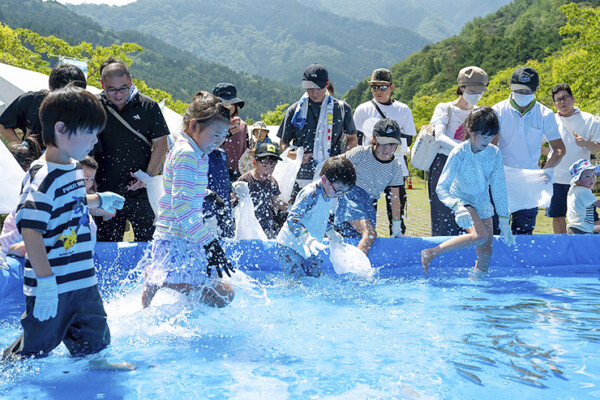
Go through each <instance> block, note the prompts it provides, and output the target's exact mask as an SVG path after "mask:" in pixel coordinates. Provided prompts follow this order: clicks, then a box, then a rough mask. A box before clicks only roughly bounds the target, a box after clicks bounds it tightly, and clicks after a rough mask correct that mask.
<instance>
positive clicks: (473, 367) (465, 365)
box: [450, 361, 481, 371]
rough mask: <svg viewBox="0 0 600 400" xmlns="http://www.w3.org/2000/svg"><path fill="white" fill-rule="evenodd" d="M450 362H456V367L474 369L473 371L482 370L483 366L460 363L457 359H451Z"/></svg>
mask: <svg viewBox="0 0 600 400" xmlns="http://www.w3.org/2000/svg"><path fill="white" fill-rule="evenodd" d="M450 362H451V363H452V364H454V366H455V367H461V368H466V369H472V370H473V371H481V367H478V366H476V365H469V364H463V363H459V362H456V361H450Z"/></svg>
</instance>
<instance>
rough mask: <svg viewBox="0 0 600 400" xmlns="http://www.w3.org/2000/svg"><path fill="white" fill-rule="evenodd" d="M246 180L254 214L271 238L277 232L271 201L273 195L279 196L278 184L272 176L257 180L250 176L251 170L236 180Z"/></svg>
mask: <svg viewBox="0 0 600 400" xmlns="http://www.w3.org/2000/svg"><path fill="white" fill-rule="evenodd" d="M239 181H241V182H247V183H248V189H249V191H250V197H251V198H252V203H253V204H254V214H255V215H256V219H258V223H259V224H260V226H261V227H262V228H263V230H264V231H265V234H266V235H267V237H268V238H269V239H273V238H274V237H275V235H276V234H277V232H275V221H274V218H275V208H274V207H273V203H272V202H271V198H272V197H273V196H279V194H281V192H280V191H279V185H278V184H277V181H276V180H275V179H273V177H271V178H269V179H265V180H264V181H259V180H258V179H255V178H254V177H253V176H252V171H250V172H246V173H245V174H244V175H242V176H240V178H239V179H238V182H239Z"/></svg>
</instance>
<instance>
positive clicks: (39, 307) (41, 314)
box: [33, 275, 58, 321]
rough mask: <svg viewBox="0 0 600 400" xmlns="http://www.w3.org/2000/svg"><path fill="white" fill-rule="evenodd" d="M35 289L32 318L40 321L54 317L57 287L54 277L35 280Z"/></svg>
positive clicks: (56, 305)
mask: <svg viewBox="0 0 600 400" xmlns="http://www.w3.org/2000/svg"><path fill="white" fill-rule="evenodd" d="M36 280H37V289H36V293H35V303H34V304H33V316H34V317H35V318H37V319H39V320H40V321H45V320H47V319H50V318H54V317H56V311H57V310H58V286H57V285H56V277H55V276H54V275H50V276H44V277H43V278H36Z"/></svg>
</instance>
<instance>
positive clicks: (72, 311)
mask: <svg viewBox="0 0 600 400" xmlns="http://www.w3.org/2000/svg"><path fill="white" fill-rule="evenodd" d="M39 116H40V120H41V123H42V138H43V141H44V144H45V145H46V146H47V150H46V152H45V153H44V154H43V155H42V156H41V157H40V158H39V159H38V160H36V161H35V162H34V163H33V164H32V165H31V168H30V169H29V171H28V173H27V175H26V178H25V180H24V182H23V186H22V189H21V198H20V199H19V205H18V207H17V214H16V222H17V228H18V229H19V231H20V232H21V235H22V236H23V240H24V242H25V248H26V251H27V260H26V262H25V271H24V282H23V292H24V294H25V295H26V296H27V297H26V309H25V313H24V314H23V316H22V317H21V325H22V326H23V331H24V332H23V334H22V335H21V336H20V337H19V338H18V339H17V340H16V341H15V342H14V343H13V344H12V345H11V346H10V347H9V348H8V349H6V350H5V352H4V358H5V359H16V358H21V357H31V356H36V357H44V356H47V355H48V354H49V352H50V351H52V350H53V349H54V348H56V347H57V346H58V345H59V344H60V343H61V342H64V343H65V345H66V346H67V349H68V350H69V352H70V353H71V355H73V356H84V355H87V354H92V353H97V352H99V351H101V350H102V349H104V348H105V347H106V346H108V345H109V344H110V332H109V329H108V325H107V323H106V312H105V311H104V306H103V304H102V299H101V297H100V293H99V291H98V286H97V279H96V274H95V271H94V264H93V261H92V250H93V245H92V240H91V235H90V226H89V216H88V207H94V208H102V209H104V210H106V211H108V212H111V213H114V212H115V209H121V208H122V207H123V203H124V198H123V197H121V196H119V195H117V194H114V193H111V192H105V193H98V194H93V195H87V196H86V190H85V183H84V175H83V170H82V168H81V165H80V164H79V162H78V161H79V160H82V159H83V158H85V156H86V155H87V154H88V153H89V151H90V150H91V149H92V148H93V146H94V144H95V143H96V142H97V134H98V132H99V131H100V130H101V129H102V128H103V127H104V125H105V123H106V114H105V112H104V110H103V108H102V105H101V104H100V102H99V101H98V100H97V99H96V98H95V97H94V96H93V95H92V94H90V93H89V92H87V91H85V90H84V89H81V88H78V87H75V86H67V87H66V88H64V89H60V90H56V91H53V92H51V93H49V94H48V96H47V97H46V99H45V100H44V102H43V103H42V105H41V107H40V112H39Z"/></svg>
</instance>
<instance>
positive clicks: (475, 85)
mask: <svg viewBox="0 0 600 400" xmlns="http://www.w3.org/2000/svg"><path fill="white" fill-rule="evenodd" d="M457 81H458V86H467V87H468V88H470V89H473V90H481V91H484V92H486V91H487V87H486V86H487V84H488V81H489V80H488V74H487V73H486V72H485V71H484V70H482V69H481V68H479V67H475V66H471V67H465V68H463V69H461V70H460V71H459V73H458V78H457Z"/></svg>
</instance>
